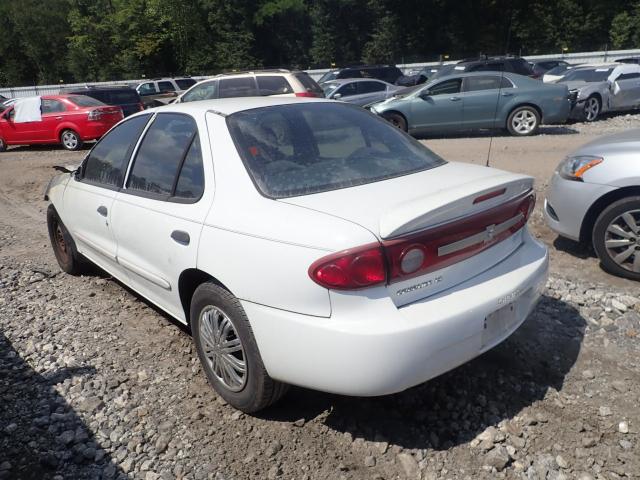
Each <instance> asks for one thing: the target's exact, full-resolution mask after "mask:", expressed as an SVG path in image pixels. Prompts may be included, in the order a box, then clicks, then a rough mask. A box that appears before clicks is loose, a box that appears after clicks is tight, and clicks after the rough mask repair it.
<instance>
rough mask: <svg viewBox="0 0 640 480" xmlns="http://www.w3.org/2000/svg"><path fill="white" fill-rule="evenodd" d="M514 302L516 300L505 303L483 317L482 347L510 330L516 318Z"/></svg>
mask: <svg viewBox="0 0 640 480" xmlns="http://www.w3.org/2000/svg"><path fill="white" fill-rule="evenodd" d="M516 302H517V300H516V301H515V302H511V303H509V304H507V305H505V306H504V307H502V308H500V309H498V310H496V311H495V312H492V313H490V314H489V315H487V317H486V318H485V319H484V328H483V330H482V346H483V347H486V346H487V345H490V344H492V343H493V342H495V341H496V340H497V339H498V338H502V337H503V336H504V335H506V334H507V333H508V332H509V331H511V330H512V328H513V326H514V324H515V323H516V321H517V318H518V316H517V311H518V309H517V305H516Z"/></svg>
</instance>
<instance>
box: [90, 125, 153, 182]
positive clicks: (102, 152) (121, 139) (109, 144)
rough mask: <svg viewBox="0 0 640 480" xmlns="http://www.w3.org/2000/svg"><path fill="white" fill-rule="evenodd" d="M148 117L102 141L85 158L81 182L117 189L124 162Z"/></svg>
mask: <svg viewBox="0 0 640 480" xmlns="http://www.w3.org/2000/svg"><path fill="white" fill-rule="evenodd" d="M149 117H150V115H141V116H138V117H134V118H132V119H130V120H127V121H125V122H123V123H121V124H120V125H118V126H117V127H115V128H114V129H112V130H111V131H110V132H109V133H107V135H105V136H104V137H102V139H101V140H100V141H99V142H98V143H97V144H96V146H95V147H93V150H91V153H89V156H88V157H87V160H86V162H85V165H84V168H83V171H82V180H86V181H89V182H92V183H98V184H100V185H104V186H107V187H120V186H121V185H122V181H123V179H124V172H125V169H126V167H127V161H128V160H129V157H130V156H131V152H132V151H133V147H134V146H135V144H136V141H137V140H138V137H139V136H140V134H141V133H142V130H143V129H144V126H145V125H146V124H147V121H148V120H149Z"/></svg>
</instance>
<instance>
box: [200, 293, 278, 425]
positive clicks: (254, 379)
mask: <svg viewBox="0 0 640 480" xmlns="http://www.w3.org/2000/svg"><path fill="white" fill-rule="evenodd" d="M190 317H191V328H192V332H193V340H194V342H195V344H196V350H197V352H198V357H199V358H200V363H201V364H202V367H203V369H204V371H205V374H206V375H207V378H208V380H209V383H210V384H211V386H212V387H213V388H214V390H215V391H216V392H218V394H219V395H220V396H221V397H222V398H224V399H225V400H226V401H227V402H228V403H229V404H230V405H231V406H233V407H235V408H237V409H238V410H242V411H243V412H246V413H252V412H257V411H258V410H262V409H263V408H266V407H268V406H269V405H272V404H273V403H275V402H276V401H278V400H279V399H280V398H281V397H282V396H283V395H284V394H285V393H286V391H287V389H288V386H287V385H286V384H284V383H281V382H277V381H275V380H273V379H272V378H271V377H269V375H268V374H267V371H266V369H265V367H264V364H263V363H262V358H261V357H260V352H259V351H258V345H257V343H256V340H255V337H254V336H253V331H252V329H251V325H250V324H249V320H248V318H247V315H246V314H245V312H244V309H243V308H242V305H240V302H239V301H238V299H237V298H236V297H234V296H233V295H232V294H231V293H230V292H228V291H227V290H225V289H224V288H222V287H221V286H219V285H217V284H215V283H213V282H206V283H203V284H202V285H200V286H199V287H198V288H197V289H196V291H195V292H194V294H193V298H192V301H191V312H190Z"/></svg>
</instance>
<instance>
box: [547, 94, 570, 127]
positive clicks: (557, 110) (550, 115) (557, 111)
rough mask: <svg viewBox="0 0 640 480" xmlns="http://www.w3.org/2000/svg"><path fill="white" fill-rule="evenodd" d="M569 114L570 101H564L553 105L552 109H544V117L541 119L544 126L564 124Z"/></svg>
mask: <svg viewBox="0 0 640 480" xmlns="http://www.w3.org/2000/svg"><path fill="white" fill-rule="evenodd" d="M570 112H571V100H570V99H566V100H562V101H560V103H559V104H556V103H555V102H554V103H553V106H552V108H548V109H546V111H545V112H544V117H543V119H542V121H543V123H544V124H547V125H551V124H558V123H564V122H566V121H567V118H569V113H570Z"/></svg>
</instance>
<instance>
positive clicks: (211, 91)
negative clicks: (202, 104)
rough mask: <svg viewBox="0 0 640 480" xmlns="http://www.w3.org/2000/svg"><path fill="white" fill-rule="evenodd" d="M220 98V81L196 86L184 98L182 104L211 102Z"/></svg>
mask: <svg viewBox="0 0 640 480" xmlns="http://www.w3.org/2000/svg"><path fill="white" fill-rule="evenodd" d="M217 97H218V81H217V80H214V81H212V82H206V83H201V84H200V85H196V86H195V87H193V88H192V89H191V90H189V91H188V92H187V93H185V94H184V95H183V96H182V100H181V101H182V102H195V101H197V100H209V99H211V98H217Z"/></svg>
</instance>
